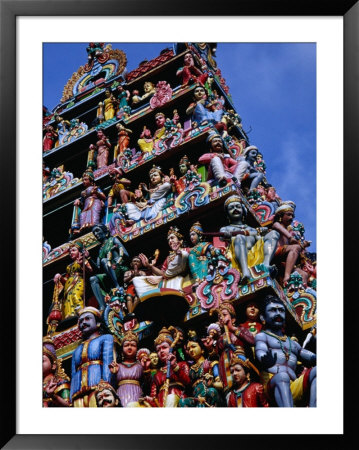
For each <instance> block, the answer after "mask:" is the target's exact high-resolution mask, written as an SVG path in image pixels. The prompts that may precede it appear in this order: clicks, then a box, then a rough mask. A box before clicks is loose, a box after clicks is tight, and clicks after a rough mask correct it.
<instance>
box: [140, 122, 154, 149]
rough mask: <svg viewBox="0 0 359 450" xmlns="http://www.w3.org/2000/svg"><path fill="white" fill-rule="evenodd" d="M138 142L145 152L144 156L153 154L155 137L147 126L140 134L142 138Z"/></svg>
mask: <svg viewBox="0 0 359 450" xmlns="http://www.w3.org/2000/svg"><path fill="white" fill-rule="evenodd" d="M137 144H138V146H139V147H140V149H141V152H142V153H144V157H146V155H150V154H151V152H152V150H153V138H152V133H151V130H150V129H148V128H147V127H146V126H144V127H143V130H142V133H141V134H140V139H139V140H138V141H137Z"/></svg>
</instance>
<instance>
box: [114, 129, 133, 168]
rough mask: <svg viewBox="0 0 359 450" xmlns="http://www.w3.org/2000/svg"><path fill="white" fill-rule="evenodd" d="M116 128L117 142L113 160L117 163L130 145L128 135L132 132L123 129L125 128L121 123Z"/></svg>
mask: <svg viewBox="0 0 359 450" xmlns="http://www.w3.org/2000/svg"><path fill="white" fill-rule="evenodd" d="M116 128H117V135H118V141H117V147H116V149H115V154H114V159H115V160H117V161H119V158H120V157H121V156H123V154H124V152H125V150H126V149H127V148H129V145H130V137H129V134H131V133H132V130H130V129H129V128H125V126H124V125H123V124H122V123H118V124H117V125H116Z"/></svg>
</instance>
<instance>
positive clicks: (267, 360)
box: [260, 350, 277, 369]
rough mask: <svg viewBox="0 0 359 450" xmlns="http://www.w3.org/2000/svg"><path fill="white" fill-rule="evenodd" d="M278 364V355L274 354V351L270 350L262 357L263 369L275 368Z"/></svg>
mask: <svg viewBox="0 0 359 450" xmlns="http://www.w3.org/2000/svg"><path fill="white" fill-rule="evenodd" d="M276 362H277V355H276V354H274V355H273V353H272V350H268V351H267V353H266V354H265V355H263V356H262V358H261V360H260V363H261V366H262V368H263V369H268V368H269V367H273V366H274V364H275V363H276Z"/></svg>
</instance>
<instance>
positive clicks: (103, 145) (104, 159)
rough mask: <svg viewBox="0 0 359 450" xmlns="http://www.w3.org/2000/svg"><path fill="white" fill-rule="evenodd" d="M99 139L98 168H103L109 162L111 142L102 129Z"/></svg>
mask: <svg viewBox="0 0 359 450" xmlns="http://www.w3.org/2000/svg"><path fill="white" fill-rule="evenodd" d="M97 139H98V141H97V142H96V146H97V158H96V162H97V169H102V167H106V166H107V164H108V156H109V149H110V148H111V144H110V141H109V139H108V138H107V137H106V136H105V133H104V132H103V131H102V130H98V132H97Z"/></svg>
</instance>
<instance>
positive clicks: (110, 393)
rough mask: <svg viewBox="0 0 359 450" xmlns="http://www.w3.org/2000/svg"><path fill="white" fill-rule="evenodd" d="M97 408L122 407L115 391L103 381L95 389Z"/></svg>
mask: <svg viewBox="0 0 359 450" xmlns="http://www.w3.org/2000/svg"><path fill="white" fill-rule="evenodd" d="M95 396H96V405H97V408H115V407H118V406H120V400H119V398H118V397H117V394H116V391H115V389H114V388H113V387H112V386H111V384H110V383H107V382H106V381H103V380H101V381H100V382H99V384H98V385H97V386H96V389H95Z"/></svg>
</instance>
